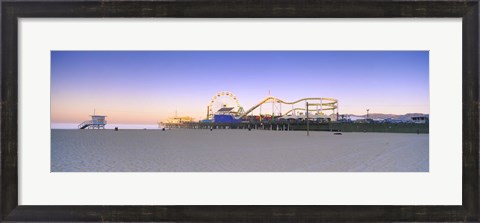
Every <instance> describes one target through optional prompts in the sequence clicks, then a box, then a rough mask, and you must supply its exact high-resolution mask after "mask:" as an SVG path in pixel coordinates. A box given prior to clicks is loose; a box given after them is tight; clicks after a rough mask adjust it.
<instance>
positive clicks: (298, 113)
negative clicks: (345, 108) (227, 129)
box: [203, 91, 338, 123]
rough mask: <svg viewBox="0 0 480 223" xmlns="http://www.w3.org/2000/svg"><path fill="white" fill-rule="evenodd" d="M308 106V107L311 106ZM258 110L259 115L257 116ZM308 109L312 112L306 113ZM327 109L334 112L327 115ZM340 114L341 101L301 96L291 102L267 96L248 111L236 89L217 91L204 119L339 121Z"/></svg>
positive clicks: (227, 121) (219, 120)
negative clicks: (284, 108) (267, 108)
mask: <svg viewBox="0 0 480 223" xmlns="http://www.w3.org/2000/svg"><path fill="white" fill-rule="evenodd" d="M265 104H271V110H270V111H271V114H263V113H262V106H263V105H265ZM282 105H283V106H287V107H288V109H287V111H286V112H284V113H282ZM307 106H308V108H307ZM257 109H258V115H257V116H255V115H253V114H254V113H257V112H254V111H256V110H257ZM305 111H308V114H306V112H305ZM325 111H331V112H332V113H331V115H326V114H325V113H324V112H325ZM337 114H338V100H337V99H333V98H321V97H312V98H301V99H298V100H296V101H292V102H287V101H284V100H282V99H279V98H276V97H273V96H267V97H266V98H265V99H263V100H261V101H260V102H259V103H257V104H256V105H254V106H253V107H251V108H250V109H248V110H246V111H245V110H244V109H243V107H242V106H241V105H240V103H239V101H238V99H237V96H235V95H234V94H233V93H232V92H228V91H222V92H218V93H217V94H215V95H214V96H213V98H212V100H211V101H210V103H209V105H208V107H207V118H206V119H205V120H203V122H220V123H231V122H241V121H245V120H252V119H256V120H259V121H262V120H265V119H268V120H272V119H306V118H307V117H308V119H316V120H319V121H327V120H328V121H330V120H336V118H337V116H338V115H337Z"/></svg>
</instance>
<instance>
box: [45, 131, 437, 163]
mask: <svg viewBox="0 0 480 223" xmlns="http://www.w3.org/2000/svg"><path fill="white" fill-rule="evenodd" d="M51 133H52V136H51V138H52V148H51V158H52V159H51V171H52V172H425V171H428V170H429V169H428V166H429V165H428V163H429V159H428V154H429V150H428V136H429V135H428V134H419V135H417V134H406V133H358V132H353V133H352V132H349V133H343V135H333V133H332V132H310V136H306V133H305V132H302V131H265V130H252V131H248V130H233V129H226V130H213V131H209V130H196V129H172V130H167V131H161V130H122V129H120V131H114V130H59V129H53V130H52V131H51Z"/></svg>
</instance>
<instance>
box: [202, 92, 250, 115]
mask: <svg viewBox="0 0 480 223" xmlns="http://www.w3.org/2000/svg"><path fill="white" fill-rule="evenodd" d="M222 108H233V109H232V112H234V113H237V114H238V113H242V112H243V108H242V106H240V103H239V102H238V99H237V96H235V95H234V94H233V93H232V92H228V91H221V92H218V93H217V94H215V95H214V96H213V98H212V100H211V101H210V103H209V104H208V118H209V119H210V118H212V117H213V115H214V114H215V113H216V112H217V111H218V110H220V109H222Z"/></svg>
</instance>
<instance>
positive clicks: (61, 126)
mask: <svg viewBox="0 0 480 223" xmlns="http://www.w3.org/2000/svg"><path fill="white" fill-rule="evenodd" d="M78 124H79V123H52V124H51V125H50V128H51V129H77V128H78ZM115 127H118V129H160V128H159V127H158V125H155V124H153V125H146V124H115V123H113V124H111V123H109V124H107V125H105V129H115Z"/></svg>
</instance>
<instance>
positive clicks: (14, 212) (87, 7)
mask: <svg viewBox="0 0 480 223" xmlns="http://www.w3.org/2000/svg"><path fill="white" fill-rule="evenodd" d="M1 13H2V15H1V20H2V21H1V24H2V25H1V27H2V35H1V38H2V40H1V41H2V42H1V43H2V51H1V66H2V68H1V100H2V101H1V185H0V186H1V188H0V191H1V193H0V196H1V197H0V198H1V201H0V205H1V207H0V219H1V220H2V221H136V222H144V221H160V222H162V221H169V222H171V221H185V222H190V221H204V222H226V221H229V222H230V221H234V222H252V221H271V222H290V221H300V222H301V221H349V222H357V221H366V222H372V221H420V222H424V221H436V222H439V221H462V222H464V221H465V222H478V221H479V220H480V217H479V162H478V161H479V131H478V130H479V114H478V109H479V101H478V99H479V88H478V87H479V65H478V64H479V62H480V61H479V44H478V40H479V34H478V26H479V2H478V0H462V1H460V0H446V1H432V0H425V1H411V0H395V1H378V0H366V1H355V0H347V1H342V0H339V1H329V0H324V1H322V0H308V1H305V0H301V1H295V0H279V1H250V0H236V1H235V0H234V1H214V0H206V1H119V0H112V1H47V0H44V1H2V2H1ZM27 17H34V18H43V17H53V18H62V17H75V18H78V17H190V18H243V17H248V18H385V17H387V18H397V17H402V18H405V17H431V18H440V17H459V18H463V19H462V21H463V22H462V23H463V24H462V27H463V31H462V32H463V34H462V35H463V39H462V41H463V53H462V57H463V64H462V65H463V77H462V78H463V79H462V85H463V92H462V97H463V99H462V100H463V101H462V102H463V108H462V109H463V123H462V124H463V126H462V131H463V133H462V140H463V143H462V145H463V169H462V171H463V172H462V175H463V178H462V185H463V186H462V193H463V197H462V198H463V204H462V205H461V206H377V205H374V206H362V205H357V206H333V205H323V206H283V205H282V206H280V205H278V206H28V205H27V206H24V205H21V206H19V205H18V157H17V147H18V135H17V130H18V126H17V118H18V74H17V71H18V67H17V66H18V42H17V37H18V25H17V19H18V18H27ZM445 44H448V43H445ZM39 192H40V193H41V191H39Z"/></svg>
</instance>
